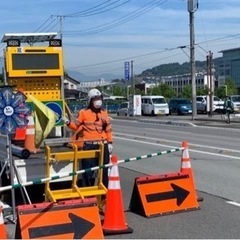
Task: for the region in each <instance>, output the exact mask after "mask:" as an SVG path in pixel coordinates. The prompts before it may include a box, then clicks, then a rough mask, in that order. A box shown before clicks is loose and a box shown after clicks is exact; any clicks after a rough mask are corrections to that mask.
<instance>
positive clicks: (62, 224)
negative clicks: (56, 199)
mask: <svg viewBox="0 0 240 240" xmlns="http://www.w3.org/2000/svg"><path fill="white" fill-rule="evenodd" d="M17 212H18V217H19V218H18V219H19V226H20V232H21V238H22V239H26V238H30V239H42V238H46V239H62V238H64V239H89V238H91V239H93V238H98V239H99V238H100V239H103V238H104V237H103V232H102V227H101V221H100V216H99V213H98V207H97V202H96V199H95V198H92V199H85V200H75V201H65V202H61V203H57V204H53V203H42V204H34V205H23V206H19V207H18V211H17Z"/></svg>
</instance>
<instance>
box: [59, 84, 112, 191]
mask: <svg viewBox="0 0 240 240" xmlns="http://www.w3.org/2000/svg"><path fill="white" fill-rule="evenodd" d="M102 104H103V96H102V94H101V92H100V91H99V90H98V89H95V88H94V89H91V90H90V91H89V92H88V97H87V108H86V109H81V110H80V111H79V113H78V116H77V118H76V120H75V122H70V121H69V120H68V119H67V118H65V117H62V120H63V121H64V123H65V124H66V125H67V126H68V127H69V128H70V129H72V130H74V131H76V132H75V135H76V136H79V137H81V138H82V139H83V140H84V144H83V150H96V149H99V143H100V141H102V142H103V143H104V165H105V164H108V163H109V160H110V154H111V153H112V150H113V136H112V126H111V123H110V118H109V115H108V113H107V111H106V110H104V109H103V108H102ZM81 163H82V168H83V169H87V168H92V167H96V166H98V165H99V162H98V158H97V159H95V158H94V159H82V161H81ZM95 175H96V174H95V172H94V171H87V172H85V173H83V179H82V180H83V182H82V185H83V186H84V187H87V186H93V185H94V184H95ZM102 181H103V184H104V185H105V187H106V188H107V186H108V169H107V168H103V180H102Z"/></svg>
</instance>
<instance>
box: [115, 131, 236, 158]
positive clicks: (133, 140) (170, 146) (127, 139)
mask: <svg viewBox="0 0 240 240" xmlns="http://www.w3.org/2000/svg"><path fill="white" fill-rule="evenodd" d="M126 135H127V134H126ZM114 138H116V139H121V140H125V141H130V142H138V143H144V144H148V145H155V146H162V147H169V148H178V147H179V146H178V147H176V146H172V145H165V144H160V143H150V142H146V141H140V140H135V139H129V138H124V137H118V136H114ZM215 149H216V148H215ZM189 151H190V152H197V153H202V154H206V155H212V156H219V157H225V158H231V159H238V160H240V157H236V156H228V155H225V154H219V153H210V152H205V151H200V150H194V149H189Z"/></svg>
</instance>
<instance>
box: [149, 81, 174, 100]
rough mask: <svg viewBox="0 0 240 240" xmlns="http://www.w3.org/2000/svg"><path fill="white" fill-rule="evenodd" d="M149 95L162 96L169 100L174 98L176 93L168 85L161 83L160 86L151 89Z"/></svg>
mask: <svg viewBox="0 0 240 240" xmlns="http://www.w3.org/2000/svg"><path fill="white" fill-rule="evenodd" d="M151 95H162V96H164V97H165V98H167V99H170V98H172V97H175V96H176V93H175V91H174V90H173V88H172V87H170V86H169V85H168V84H166V83H161V84H160V85H157V86H155V87H153V88H152V91H151Z"/></svg>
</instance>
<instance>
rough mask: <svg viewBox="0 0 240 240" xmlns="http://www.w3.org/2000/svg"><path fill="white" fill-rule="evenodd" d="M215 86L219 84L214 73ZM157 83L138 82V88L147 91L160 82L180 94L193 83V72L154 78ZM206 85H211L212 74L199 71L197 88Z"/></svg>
mask: <svg viewBox="0 0 240 240" xmlns="http://www.w3.org/2000/svg"><path fill="white" fill-rule="evenodd" d="M212 80H213V83H214V84H213V86H217V81H216V78H215V76H214V75H212ZM154 81H155V83H141V84H137V85H136V88H138V89H140V90H141V91H144V93H145V94H146V93H147V90H148V89H151V88H153V87H155V86H156V85H158V84H161V83H166V84H167V85H169V86H170V87H171V88H173V89H174V91H175V92H176V95H177V96H180V95H181V93H182V92H183V89H184V87H185V86H187V85H192V79H191V74H190V73H188V74H183V75H173V76H162V77H161V79H160V80H158V82H156V80H155V79H154ZM205 86H210V76H208V75H207V74H205V73H202V72H199V73H196V89H200V88H204V87H205Z"/></svg>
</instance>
